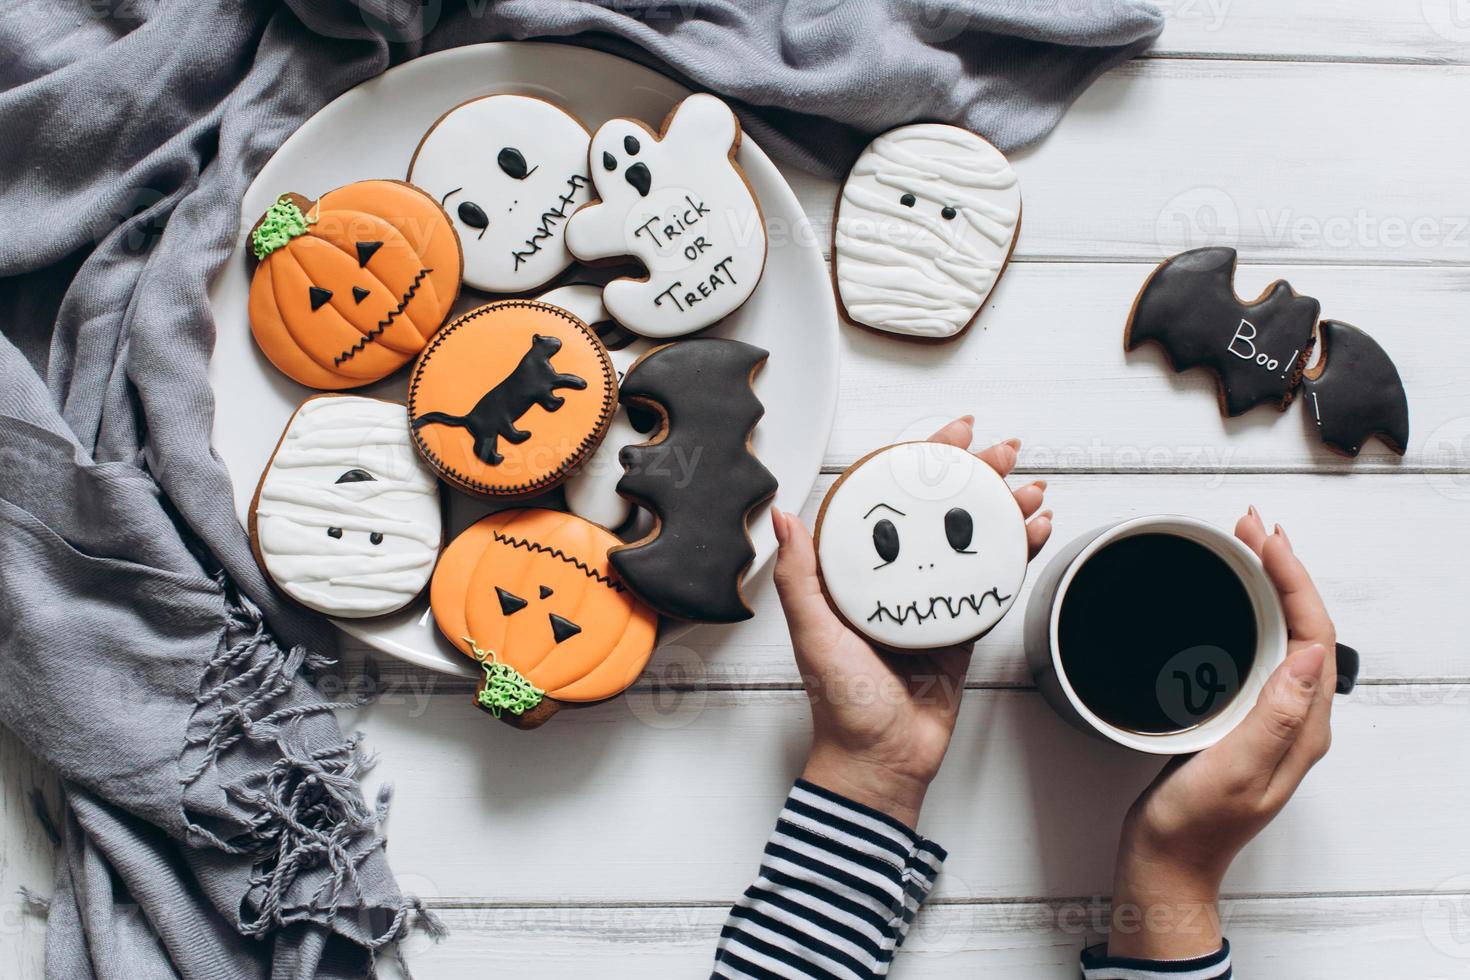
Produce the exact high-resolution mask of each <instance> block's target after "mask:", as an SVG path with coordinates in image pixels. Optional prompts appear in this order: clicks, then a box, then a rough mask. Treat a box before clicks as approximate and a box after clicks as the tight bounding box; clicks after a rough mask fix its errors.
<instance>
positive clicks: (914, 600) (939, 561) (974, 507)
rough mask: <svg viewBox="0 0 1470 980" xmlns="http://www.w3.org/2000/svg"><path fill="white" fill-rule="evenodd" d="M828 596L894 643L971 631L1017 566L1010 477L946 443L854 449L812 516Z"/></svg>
mask: <svg viewBox="0 0 1470 980" xmlns="http://www.w3.org/2000/svg"><path fill="white" fill-rule="evenodd" d="M816 548H817V562H818V565H819V571H820V574H821V580H822V591H823V592H824V593H825V594H826V596H827V601H828V603H829V604H830V605H831V606H832V608H833V609H834V610H835V611H836V612H837V614H838V615H839V616H841V617H842V619H843V620H845V621H846V622H847V624H848V625H849V626H851V627H852V628H853V629H855V630H857V631H858V632H859V633H862V634H864V635H866V636H867V637H868V638H869V639H871V640H873V641H875V642H877V643H879V644H882V645H883V646H885V647H889V648H892V649H896V650H932V649H935V648H938V647H946V646H952V645H954V644H958V643H967V642H969V641H971V640H975V639H978V638H979V637H981V636H983V635H984V634H985V633H987V632H989V631H990V629H991V628H992V627H993V626H995V624H996V623H998V622H1000V620H1001V617H1003V616H1004V615H1005V614H1006V613H1007V612H1008V611H1009V610H1010V608H1011V604H1012V603H1013V602H1015V599H1016V595H1017V593H1019V592H1020V590H1021V582H1022V581H1023V580H1024V578H1025V576H1026V521H1025V518H1023V517H1022V516H1021V508H1020V507H1019V506H1018V505H1017V504H1016V500H1015V497H1013V496H1012V495H1011V491H1010V488H1009V487H1007V486H1006V483H1005V481H1004V480H1003V479H1001V477H1000V475H999V474H997V473H996V472H995V470H993V469H991V468H990V467H989V466H988V465H987V464H986V463H985V462H984V461H982V460H980V459H977V458H976V457H975V456H974V455H972V454H970V453H968V452H966V451H965V450H963V449H957V448H955V447H954V446H947V445H943V444H940V443H934V442H905V443H900V444H898V445H896V446H889V447H887V448H885V449H880V450H878V451H877V452H875V453H872V454H870V455H868V456H865V457H864V458H862V459H860V460H858V461H857V462H856V463H854V464H853V465H852V466H851V467H849V468H848V469H847V471H846V472H845V473H843V474H842V476H841V477H840V478H839V479H838V480H837V482H836V483H835V484H833V486H832V489H831V490H829V491H827V497H826V499H825V500H823V501H822V509H821V511H820V512H819V513H818V515H817V528H816Z"/></svg>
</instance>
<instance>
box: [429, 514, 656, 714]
mask: <svg viewBox="0 0 1470 980" xmlns="http://www.w3.org/2000/svg"><path fill="white" fill-rule="evenodd" d="M618 543H619V542H618V539H617V538H615V537H613V535H612V534H611V533H610V532H609V531H607V530H606V529H604V528H601V527H598V526H597V525H596V524H593V523H591V522H590V521H585V520H583V519H582V518H580V517H577V516H576V515H575V514H564V513H562V512H560V511H554V510H542V509H537V508H530V509H524V510H503V511H500V512H499V513H496V514H492V515H490V516H489V517H486V518H484V519H483V520H481V521H479V522H478V523H476V524H473V525H471V526H470V527H469V528H467V529H466V530H465V531H464V532H463V533H462V534H460V535H459V537H457V538H455V539H454V540H453V541H452V542H450V544H449V547H447V548H446V549H444V556H443V557H442V558H441V559H440V561H439V567H438V568H437V569H436V570H435V572H434V581H433V585H432V586H431V587H430V593H429V601H430V605H431V607H432V608H433V612H434V621H435V623H436V624H437V625H438V627H439V631H440V632H441V633H443V634H444V637H445V639H447V640H448V641H449V642H450V643H452V644H454V645H455V646H456V647H457V648H458V649H459V650H460V651H461V652H463V653H464V654H465V655H466V656H469V657H472V658H474V659H475V660H476V661H477V662H479V664H480V666H481V668H482V669H483V675H482V676H481V678H480V685H479V688H478V690H476V692H475V703H476V704H477V705H479V706H480V707H481V708H483V709H484V710H486V711H488V712H490V713H491V714H492V715H495V716H496V717H497V718H500V719H501V720H503V721H506V722H508V723H510V724H512V725H514V726H516V727H517V728H535V727H537V726H538V725H541V724H543V723H544V722H545V721H546V720H547V719H549V718H550V717H551V716H552V715H553V714H555V713H556V712H557V711H558V710H559V709H560V708H561V707H562V706H563V705H565V704H587V703H590V702H595V701H603V700H606V699H607V698H610V697H613V696H615V695H617V694H619V693H621V692H622V691H623V690H624V689H626V688H627V687H628V685H630V684H632V683H633V681H635V680H637V679H638V675H639V674H640V673H641V672H642V671H643V667H644V665H645V664H647V663H648V658H649V657H650V656H651V655H652V654H653V646H654V638H655V634H656V632H657V628H658V614H657V613H655V612H654V611H653V610H652V609H650V608H649V607H648V606H646V605H644V604H643V603H642V602H640V601H638V599H637V598H635V597H634V595H633V593H632V592H630V591H628V589H627V587H626V586H625V585H624V584H623V583H622V581H621V580H620V579H619V578H618V575H617V573H616V572H615V571H613V569H612V568H611V567H610V566H609V564H608V550H609V549H610V548H612V547H613V546H614V545H616V544H618Z"/></svg>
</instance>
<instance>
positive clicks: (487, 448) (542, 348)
mask: <svg viewBox="0 0 1470 980" xmlns="http://www.w3.org/2000/svg"><path fill="white" fill-rule="evenodd" d="M559 350H561V341H560V340H559V339H558V338H556V337H543V336H542V335H540V334H534V335H532V337H531V346H530V348H529V349H528V350H527V351H526V353H525V354H523V355H521V359H520V362H519V363H517V364H516V366H515V370H513V371H511V373H510V374H509V375H507V376H506V377H505V378H504V379H502V380H501V381H500V383H499V384H497V385H496V386H495V387H493V388H491V389H490V390H489V391H487V392H485V394H484V395H483V396H482V397H481V398H480V400H479V401H478V402H476V403H475V407H474V408H472V409H470V411H469V412H468V413H467V414H465V415H450V414H448V413H446V412H427V413H425V414H423V415H420V416H419V417H418V418H416V419H414V420H413V427H414V428H415V429H418V428H420V427H422V426H425V425H431V424H436V425H456V426H459V427H460V428H464V429H468V430H470V434H471V435H472V436H474V437H475V455H476V456H478V457H479V458H480V459H481V460H482V461H484V462H486V463H489V464H490V465H491V466H497V465H499V464H500V462H501V460H502V459H504V457H503V456H501V454H500V453H499V451H498V450H497V448H496V447H497V446H498V444H499V440H501V439H504V440H505V441H506V442H509V443H511V444H513V445H520V444H521V443H523V442H525V441H526V440H527V439H529V438H531V433H530V432H528V431H526V430H525V429H517V428H516V426H515V423H516V420H517V419H519V418H520V417H521V416H522V415H525V414H526V413H527V412H528V411H530V410H531V406H532V405H540V406H541V407H542V408H544V409H546V410H547V411H548V412H554V411H556V410H557V409H559V408H561V406H562V403H563V402H565V401H566V399H565V398H562V397H561V396H560V395H557V394H554V392H555V391H556V390H557V389H558V388H572V389H574V390H577V391H581V390H582V389H583V388H586V387H587V382H586V381H585V380H584V379H582V378H579V377H577V375H575V374H560V373H558V372H557V370H556V368H554V367H552V366H551V358H552V356H553V355H554V354H555V353H556V352H557V351H559Z"/></svg>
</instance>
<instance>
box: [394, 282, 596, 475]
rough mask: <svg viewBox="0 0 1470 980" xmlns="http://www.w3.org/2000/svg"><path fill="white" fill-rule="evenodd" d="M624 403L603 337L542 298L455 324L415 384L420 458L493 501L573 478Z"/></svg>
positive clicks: (491, 308)
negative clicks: (619, 395)
mask: <svg viewBox="0 0 1470 980" xmlns="http://www.w3.org/2000/svg"><path fill="white" fill-rule="evenodd" d="M617 404H618V386H617V375H616V374H615V373H614V371H613V365H612V361H611V360H609V358H608V356H607V350H606V349H605V348H604V347H603V346H602V342H601V341H600V340H598V339H597V335H596V334H595V333H593V332H592V330H591V329H589V328H588V326H587V325H586V324H585V323H583V322H582V321H581V320H578V319H577V318H576V317H574V316H572V315H571V314H570V313H568V312H567V311H566V310H563V309H561V308H559V307H556V306H551V305H549V304H546V303H538V302H535V301H533V300H506V301H504V302H500V303H491V304H489V305H488V306H482V307H480V308H479V309H475V310H471V311H470V312H468V313H466V314H465V315H464V316H461V317H459V318H457V319H455V320H454V321H453V322H451V323H450V324H449V325H448V326H446V327H445V328H444V329H443V330H441V331H439V333H438V335H437V336H435V337H434V340H433V341H432V342H431V343H430V344H429V346H428V348H427V349H426V350H425V351H424V353H423V355H422V356H421V357H420V358H419V362H418V364H417V365H416V366H415V367H414V371H413V380H412V381H411V382H410V383H409V387H408V414H409V418H410V420H411V424H412V426H413V436H414V442H415V443H416V444H417V445H418V448H419V452H421V453H423V456H424V458H425V459H426V460H428V462H429V465H430V466H432V467H434V469H436V470H438V471H439V475H440V476H442V477H443V478H444V479H445V480H448V481H449V482H450V483H453V484H455V485H456V486H458V487H461V488H463V489H465V490H469V491H472V492H475V493H481V494H485V495H487V496H491V497H519V496H524V495H526V494H531V493H539V492H540V491H542V490H547V489H550V488H551V487H554V486H556V485H557V484H558V483H560V482H561V481H562V480H564V479H566V477H567V475H568V474H569V473H571V472H572V471H574V470H575V469H576V468H577V465H578V464H579V463H581V461H582V460H583V459H584V458H585V457H586V456H587V455H588V454H589V453H591V452H592V451H593V450H594V449H596V448H597V445H598V443H600V442H601V441H602V437H603V436H604V435H605V434H606V433H607V427H608V425H610V424H611V422H612V418H613V412H614V410H615V409H616V408H617Z"/></svg>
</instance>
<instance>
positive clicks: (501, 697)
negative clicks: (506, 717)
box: [464, 637, 546, 718]
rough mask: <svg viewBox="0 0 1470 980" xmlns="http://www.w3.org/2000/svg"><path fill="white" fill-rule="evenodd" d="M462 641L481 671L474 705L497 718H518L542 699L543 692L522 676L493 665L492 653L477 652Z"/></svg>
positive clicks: (494, 662) (471, 645)
mask: <svg viewBox="0 0 1470 980" xmlns="http://www.w3.org/2000/svg"><path fill="white" fill-rule="evenodd" d="M464 641H465V642H466V643H468V644H469V645H470V649H471V650H472V651H474V654H475V659H476V660H478V661H479V662H480V667H481V668H482V669H484V671H485V683H484V684H483V685H482V686H481V687H480V690H479V691H478V692H477V693H476V694H475V703H476V704H478V705H479V706H480V707H482V708H484V709H485V710H486V711H488V712H490V713H491V714H492V715H494V716H495V717H496V718H499V717H500V713H501V712H502V711H509V712H510V713H511V714H513V715H516V716H517V717H519V716H521V715H523V714H525V713H526V712H527V711H530V710H531V709H532V708H534V707H536V705H538V704H540V703H541V699H542V698H544V697H545V696H546V692H545V691H543V690H541V689H540V688H539V687H537V686H536V685H535V684H532V683H531V682H530V681H528V680H526V678H525V675H523V674H522V673H521V672H520V671H518V670H516V669H515V668H514V667H512V666H511V665H510V664H503V663H500V662H499V661H497V660H496V659H495V653H494V651H487V650H481V649H480V648H479V647H478V646H476V645H475V641H474V640H471V639H470V638H469V637H465V638H464Z"/></svg>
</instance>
